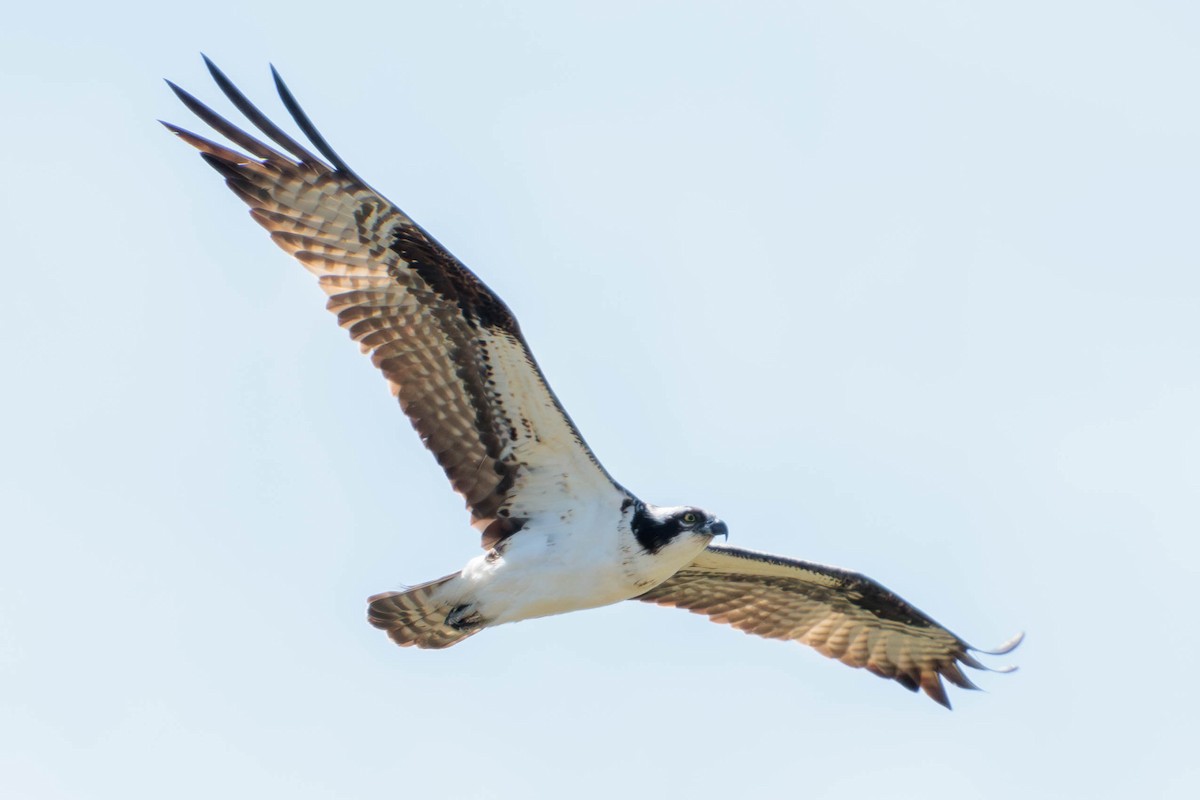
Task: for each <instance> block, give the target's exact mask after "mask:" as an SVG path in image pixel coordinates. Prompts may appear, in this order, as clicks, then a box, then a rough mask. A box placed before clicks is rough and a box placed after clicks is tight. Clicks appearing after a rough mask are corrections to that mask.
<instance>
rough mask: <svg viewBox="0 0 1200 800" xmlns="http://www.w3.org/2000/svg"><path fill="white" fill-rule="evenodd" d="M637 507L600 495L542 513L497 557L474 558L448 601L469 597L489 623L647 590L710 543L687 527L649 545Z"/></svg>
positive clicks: (614, 599) (562, 610) (605, 602)
mask: <svg viewBox="0 0 1200 800" xmlns="http://www.w3.org/2000/svg"><path fill="white" fill-rule="evenodd" d="M606 499H607V498H606ZM632 515H633V508H632V507H630V508H628V509H626V510H625V511H624V512H622V511H621V509H620V504H613V503H611V502H601V503H596V502H595V501H592V502H590V503H586V504H585V503H580V504H578V505H575V506H574V507H573V508H570V509H564V510H563V511H562V512H560V513H557V514H545V515H539V516H538V517H537V518H534V519H531V520H530V521H529V522H528V523H527V524H526V526H525V527H524V528H523V529H522V530H521V531H520V532H519V533H517V534H516V535H514V536H513V537H512V538H511V539H509V540H508V541H507V542H506V543H505V546H504V548H503V554H502V555H500V556H499V557H496V556H492V557H490V558H489V556H488V555H483V556H480V557H478V558H475V559H472V560H471V561H470V562H469V563H468V564H467V566H466V567H464V568H463V570H462V573H461V574H460V576H459V579H458V580H455V581H452V582H450V583H449V584H447V585H446V587H445V592H446V596H445V600H444V602H446V603H449V604H452V605H460V604H471V605H472V606H473V608H474V611H476V612H478V614H479V615H480V616H481V617H482V618H483V621H484V623H485V624H487V625H500V624H503V623H505V622H517V621H519V620H523V619H531V618H533V617H545V616H550V615H551V614H564V613H566V612H569V611H579V610H581V609H585V608H596V607H598V606H604V605H608V604H610V603H617V602H620V601H622V600H628V599H629V598H631V597H637V596H638V595H640V594H642V593H644V592H647V591H649V590H650V589H651V588H653V587H654V586H657V585H658V584H660V583H662V582H663V581H665V580H666V579H667V578H669V577H671V575H674V574H675V572H677V571H678V570H679V569H680V568H682V567H683V566H684V565H686V564H688V563H690V562H691V561H692V559H694V558H695V557H696V556H697V555H698V554H699V553H700V551H701V550H703V549H704V547H705V546H706V545H707V544H708V541H709V537H707V536H696V535H691V534H683V535H681V536H679V537H678V538H677V539H676V540H675V541H673V542H671V543H670V544H668V545H667V546H665V547H663V548H661V549H660V550H659V551H658V552H657V553H654V554H651V553H647V552H646V551H645V550H643V549H642V547H641V545H639V544H638V541H637V539H636V538H634V535H633V532H632V531H631V530H630V527H629V520H630V518H631V517H632Z"/></svg>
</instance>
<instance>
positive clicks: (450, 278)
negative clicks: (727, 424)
mask: <svg viewBox="0 0 1200 800" xmlns="http://www.w3.org/2000/svg"><path fill="white" fill-rule="evenodd" d="M205 62H206V63H207V65H208V69H209V71H210V72H211V73H212V77H213V78H214V79H215V81H216V83H217V86H218V87H220V89H221V91H222V92H223V93H224V94H225V96H226V97H227V98H228V99H229V101H230V102H231V103H232V104H233V106H234V107H235V108H236V109H237V110H238V111H239V112H241V114H242V115H243V116H244V117H245V118H246V119H247V120H248V121H249V122H250V123H251V124H253V125H254V127H256V128H257V129H258V130H259V131H260V132H261V133H262V135H263V136H264V137H265V140H264V139H260V138H257V137H255V136H253V135H251V134H249V133H246V132H245V131H244V130H242V129H240V128H238V127H236V126H235V125H233V124H232V123H230V122H229V121H227V120H226V119H225V118H223V117H221V116H220V115H218V114H217V113H216V112H214V111H213V110H212V109H210V108H209V107H208V106H206V105H204V104H203V103H201V102H200V101H199V100H197V99H196V98H195V97H193V96H192V95H191V94H189V93H187V92H186V91H184V90H183V89H180V88H179V87H178V86H176V85H175V84H173V83H171V82H170V81H168V82H167V83H168V85H169V86H170V87H171V89H172V90H173V91H174V92H175V94H176V95H178V97H179V99H180V100H182V101H183V103H184V105H185V106H187V107H188V109H190V110H191V111H192V112H193V113H195V114H196V116H198V117H199V118H200V119H201V120H202V121H204V122H205V123H207V124H208V125H209V126H210V127H211V128H212V129H213V130H215V131H216V132H217V133H219V134H221V135H222V136H224V137H225V139H226V140H228V141H229V142H230V143H232V144H233V145H234V146H235V147H237V148H240V149H232V148H230V147H227V146H225V145H222V144H218V143H217V142H214V141H210V140H209V139H206V138H202V137H200V136H197V135H196V134H194V133H191V132H189V131H187V130H184V129H183V128H180V127H178V126H176V125H172V124H170V123H166V122H164V123H163V124H164V125H166V127H167V128H168V129H169V130H170V131H172V132H173V133H175V134H176V135H177V136H179V138H181V139H182V140H183V141H185V142H187V143H188V144H190V145H191V146H192V147H195V148H196V149H197V150H199V151H200V155H201V157H202V158H203V159H204V160H205V161H206V162H208V164H209V166H211V167H213V168H214V169H215V170H216V171H217V172H218V173H220V174H221V175H222V176H223V177H224V178H225V183H226V185H228V186H229V188H230V189H232V190H233V192H234V194H236V195H237V196H238V197H239V198H241V199H242V201H244V202H245V203H246V205H248V206H249V207H250V216H251V217H252V218H253V219H254V221H255V222H257V223H259V224H260V225H262V226H263V227H264V228H266V229H267V231H268V232H269V233H270V235H271V239H272V240H273V241H274V242H275V244H277V245H279V246H280V247H281V248H283V249H284V250H286V251H287V252H288V253H290V254H291V255H292V256H293V257H294V258H295V259H296V260H297V261H299V262H300V263H301V264H302V265H303V266H304V267H305V269H307V270H308V271H309V272H311V273H312V274H313V275H315V276H316V278H317V282H318V283H319V285H320V287H321V289H322V290H324V292H325V294H326V295H327V297H328V300H327V302H326V307H327V308H328V309H329V310H330V311H331V312H333V313H334V314H336V315H337V321H338V324H339V325H341V326H342V327H343V328H345V329H346V330H347V331H348V332H349V334H350V336H351V338H352V339H354V341H356V342H358V344H359V347H360V348H361V349H362V351H363V353H365V354H368V355H369V356H370V358H371V361H372V363H373V364H374V365H375V366H376V367H377V368H378V369H379V371H380V372H381V373H383V377H384V379H385V380H386V381H387V383H388V386H389V387H390V388H391V392H392V394H393V395H394V396H395V397H396V398H397V399H398V400H399V401H400V407H401V408H402V409H403V410H404V413H405V414H406V415H408V418H409V420H410V421H411V422H412V425H413V427H414V428H415V429H416V431H417V433H418V434H419V435H420V437H421V441H422V442H423V443H424V444H425V446H426V447H427V448H429V450H430V451H431V452H432V453H433V455H434V458H436V459H437V462H438V464H439V465H441V467H442V469H443V470H444V471H445V473H446V477H447V478H449V480H450V483H451V485H452V486H453V487H454V490H455V491H456V492H458V493H459V494H460V495H462V497H463V499H464V500H465V501H466V505H467V508H468V510H469V511H470V514H471V524H472V525H473V526H474V528H475V529H476V530H477V531H478V532H479V534H480V535H481V537H482V545H483V550H484V552H483V553H482V554H481V555H479V556H478V557H476V558H473V559H471V560H470V561H469V562H468V563H467V564H466V566H464V567H463V568H462V570H460V571H458V572H455V573H453V574H451V575H447V576H446V577H444V578H439V579H438V580H434V581H429V582H428V583H424V584H421V585H419V586H415V587H412V588H408V589H405V590H403V591H392V592H384V593H383V594H377V595H375V596H373V597H371V598H370V599H369V600H368V603H369V607H368V619H369V621H370V623H371V624H372V625H374V626H375V627H377V628H380V629H382V630H384V631H386V632H387V634H388V636H389V637H391V639H392V640H393V641H394V642H396V644H398V645H401V646H402V647H407V646H410V645H415V646H417V647H421V648H443V647H449V646H451V645H453V644H457V643H458V642H460V641H462V640H463V639H466V638H467V637H469V636H472V635H474V634H476V633H479V632H480V631H482V630H484V629H485V628H490V627H494V626H496V625H502V624H504V623H506V622H517V621H520V620H525V619H532V618H534V617H544V616H549V615H551V614H563V613H566V612H569V611H578V610H581V609H586V608H595V607H598V606H603V605H608V604H610V603H616V602H618V601H622V600H639V601H641V602H645V603H656V604H658V605H661V606H674V607H676V608H684V609H687V610H689V611H693V612H695V613H698V614H703V615H706V616H707V617H709V618H710V619H711V620H713V621H714V622H719V623H724V624H727V625H731V626H733V627H734V628H737V629H739V630H742V631H745V632H746V633H752V634H756V635H758V636H764V637H768V638H773V639H783V640H794V641H797V642H800V643H802V644H806V645H808V646H810V647H812V648H814V649H816V650H817V651H818V652H820V653H822V654H823V655H826V656H828V657H830V658H835V659H837V660H839V661H841V662H842V663H843V664H847V665H849V666H851V667H861V668H864V669H866V670H868V671H870V672H872V673H874V674H876V675H879V676H881V677H884V678H890V679H892V680H894V681H897V682H898V683H900V684H902V685H903V686H905V687H906V688H908V689H910V690H912V691H917V690H918V689H921V690H923V691H924V692H925V693H926V694H927V695H929V697H931V698H933V699H934V700H936V701H937V702H938V703H941V704H942V705H944V706H946V707H947V708H949V706H950V702H949V700H948V698H947V696H946V689H945V686H944V685H943V683H942V679H943V678H944V679H945V680H947V681H949V682H950V683H952V684H954V685H956V686H959V687H962V688H966V689H974V688H977V687H975V686H974V684H972V683H971V681H970V680H969V679H968V678H967V676H966V675H965V674H964V673H963V671H962V669H961V666H964V665H965V666H967V667H972V668H974V669H989V668H988V667H986V666H984V665H983V664H982V663H981V662H980V661H979V660H978V659H976V658H975V656H974V655H972V652H985V653H989V654H992V655H1000V654H1003V653H1007V652H1009V651H1011V650H1012V649H1013V648H1015V647H1016V646H1017V644H1019V643H1020V639H1021V637H1020V636H1017V637H1016V638H1014V639H1013V640H1011V641H1009V642H1008V643H1006V644H1005V645H1003V646H1001V647H1000V648H999V649H997V650H993V651H981V650H978V649H977V648H973V647H971V646H970V645H968V644H967V643H966V642H964V641H963V640H962V639H960V638H959V637H958V636H956V635H955V634H953V633H951V632H950V631H949V630H947V629H946V628H944V627H942V626H941V625H939V624H938V623H937V622H935V621H934V620H933V619H931V618H930V617H929V616H927V615H926V614H924V613H922V612H921V611H919V610H918V609H917V608H915V607H914V606H912V605H911V604H909V603H908V602H906V601H905V600H903V599H902V598H900V597H899V596H897V595H896V594H894V593H892V592H891V591H889V590H888V589H886V588H884V587H883V586H882V585H880V584H879V583H877V582H875V581H873V580H871V579H870V578H867V577H866V576H863V575H860V574H858V573H855V572H850V571H847V570H844V569H839V568H837V567H830V566H825V565H822V564H816V563H812V562H808V561H799V560H796V559H790V558H782V557H779V556H773V555H767V554H765V553H758V552H754V551H751V550H744V549H740V548H735V547H729V546H727V545H725V544H720V545H718V544H714V543H713V540H714V539H715V538H717V537H721V538H722V539H727V538H728V529H727V527H726V525H725V523H724V522H723V521H721V520H720V519H718V518H717V517H716V516H714V515H713V514H711V513H709V512H708V511H705V510H703V509H701V508H696V507H694V506H656V505H652V504H651V503H647V502H644V501H642V500H640V499H639V498H638V497H637V496H635V495H634V494H633V493H631V492H630V491H628V490H627V489H625V488H624V487H623V486H621V485H620V484H619V483H617V482H616V481H615V480H614V479H613V478H612V477H611V476H610V475H609V474H608V472H607V471H605V469H604V467H603V466H601V464H600V462H599V461H598V460H597V458H596V456H595V454H593V453H592V451H591V449H590V448H589V447H588V445H587V444H586V443H585V442H584V439H583V436H582V435H581V434H580V433H579V430H578V429H577V428H576V427H575V424H574V423H573V422H572V421H571V418H570V417H569V416H567V413H566V411H565V410H564V409H563V407H562V405H561V404H560V403H559V402H558V398H557V397H555V395H554V392H553V391H552V390H551V388H550V385H549V384H548V383H547V382H546V378H545V376H544V375H543V374H542V371H541V369H540V368H539V367H538V365H537V362H536V361H535V360H534V357H533V353H532V352H531V351H530V349H529V345H528V344H527V343H526V342H525V338H524V336H522V334H521V329H520V327H519V326H518V324H517V320H516V318H515V317H514V316H513V313H512V312H511V311H510V310H509V308H508V306H507V305H505V304H504V301H502V300H501V299H500V298H499V297H497V296H496V294H495V293H494V292H492V291H491V290H490V289H489V288H488V287H487V286H486V285H485V284H484V283H483V282H482V281H481V280H479V278H478V277H476V276H475V274H474V273H473V272H471V271H470V270H469V269H467V268H466V266H464V265H463V264H462V263H461V262H460V261H459V260H458V259H456V258H455V257H454V256H453V255H451V254H450V252H449V251H448V250H446V249H445V248H444V247H443V246H442V245H441V244H440V243H438V241H437V240H436V239H434V238H433V237H432V236H430V235H429V234H428V233H427V232H426V231H425V230H424V229H423V228H421V227H420V226H419V225H417V224H416V223H415V222H414V221H413V220H412V219H411V218H409V217H408V215H407V214H405V213H404V212H403V211H401V210H400V209H399V208H397V207H396V206H395V205H393V204H392V203H391V202H390V201H389V200H387V199H386V198H385V197H383V195H381V194H379V193H378V192H376V191H375V190H374V189H372V188H371V187H370V186H369V185H367V183H366V182H365V181H364V180H363V179H362V178H360V177H359V176H358V175H357V174H356V173H355V172H354V170H352V169H350V167H349V166H347V165H346V163H345V162H344V161H343V160H342V159H341V158H340V157H339V156H338V155H337V153H335V152H334V151H333V149H332V148H331V147H330V146H329V144H328V143H327V142H326V141H325V139H324V137H323V136H321V134H320V133H318V132H317V129H316V128H315V127H314V126H313V124H312V122H311V121H310V120H309V118H308V116H307V115H306V114H305V113H304V111H303V110H301V108H300V106H299V104H298V103H297V102H296V99H295V97H294V96H293V95H292V93H291V91H289V89H288V88H287V86H286V85H285V84H284V82H283V80H282V79H281V78H280V76H279V74H278V72H276V71H275V69H274V68H273V67H272V70H271V71H272V74H273V75H274V78H275V86H276V88H277V89H278V91H279V95H280V98H281V99H282V100H283V104H284V106H285V107H286V108H287V110H288V112H289V113H290V114H291V116H292V118H293V119H294V120H295V122H296V124H297V125H298V126H299V128H300V130H301V131H303V133H304V134H305V135H306V136H307V137H308V139H309V141H310V142H311V144H312V146H313V147H314V148H315V149H316V150H317V151H318V152H319V153H320V154H321V155H322V156H324V159H322V158H321V157H319V156H317V155H316V154H314V153H313V152H311V151H310V150H309V149H308V148H307V147H305V146H304V145H302V144H301V143H300V142H298V141H297V140H296V139H294V138H292V137H291V136H289V135H288V134H287V133H286V132H284V131H283V130H282V129H281V128H279V127H278V126H277V125H275V124H274V123H273V122H271V121H270V120H269V119H267V117H266V116H265V115H263V114H262V112H260V111H259V110H258V109H257V108H256V107H255V106H254V105H253V104H252V103H251V102H250V101H249V100H248V99H247V98H246V96H245V95H244V94H242V92H241V91H239V90H238V89H237V88H236V87H235V86H234V85H233V83H232V82H231V81H230V80H229V78H227V77H226V76H225V74H224V73H223V72H221V71H220V70H219V69H218V68H217V67H216V65H214V64H213V63H212V62H211V61H209V60H208V58H207V57H206V58H205ZM1010 669H1012V668H1003V669H1000V670H995V671H1008V670H1010Z"/></svg>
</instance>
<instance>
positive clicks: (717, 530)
mask: <svg viewBox="0 0 1200 800" xmlns="http://www.w3.org/2000/svg"><path fill="white" fill-rule="evenodd" d="M708 532H709V533H711V534H712V535H713V536H724V537H725V541H729V526H727V525H726V524H725V523H724V522H721V520H719V519H714V520H713V521H712V522H710V523H708Z"/></svg>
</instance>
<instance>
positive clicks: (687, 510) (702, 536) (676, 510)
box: [630, 503, 729, 553]
mask: <svg viewBox="0 0 1200 800" xmlns="http://www.w3.org/2000/svg"><path fill="white" fill-rule="evenodd" d="M630 527H631V528H632V529H633V535H634V536H635V537H637V540H638V542H639V543H640V544H641V545H642V547H643V548H645V549H646V551H648V552H650V553H657V552H658V551H659V550H662V549H663V548H664V547H666V546H668V545H682V546H685V547H686V546H689V545H690V546H691V547H694V548H695V549H697V551H698V550H702V549H704V548H705V547H707V546H708V543H709V542H710V541H712V540H713V537H715V536H724V537H726V538H728V536H729V528H728V527H726V525H725V523H724V522H722V521H721V520H719V519H717V517H715V516H714V515H712V514H710V513H708V512H707V511H705V510H704V509H702V508H696V507H694V506H652V505H650V504H649V503H639V504H638V507H637V510H636V511H635V512H634V515H633V518H632V519H631V520H630Z"/></svg>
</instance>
